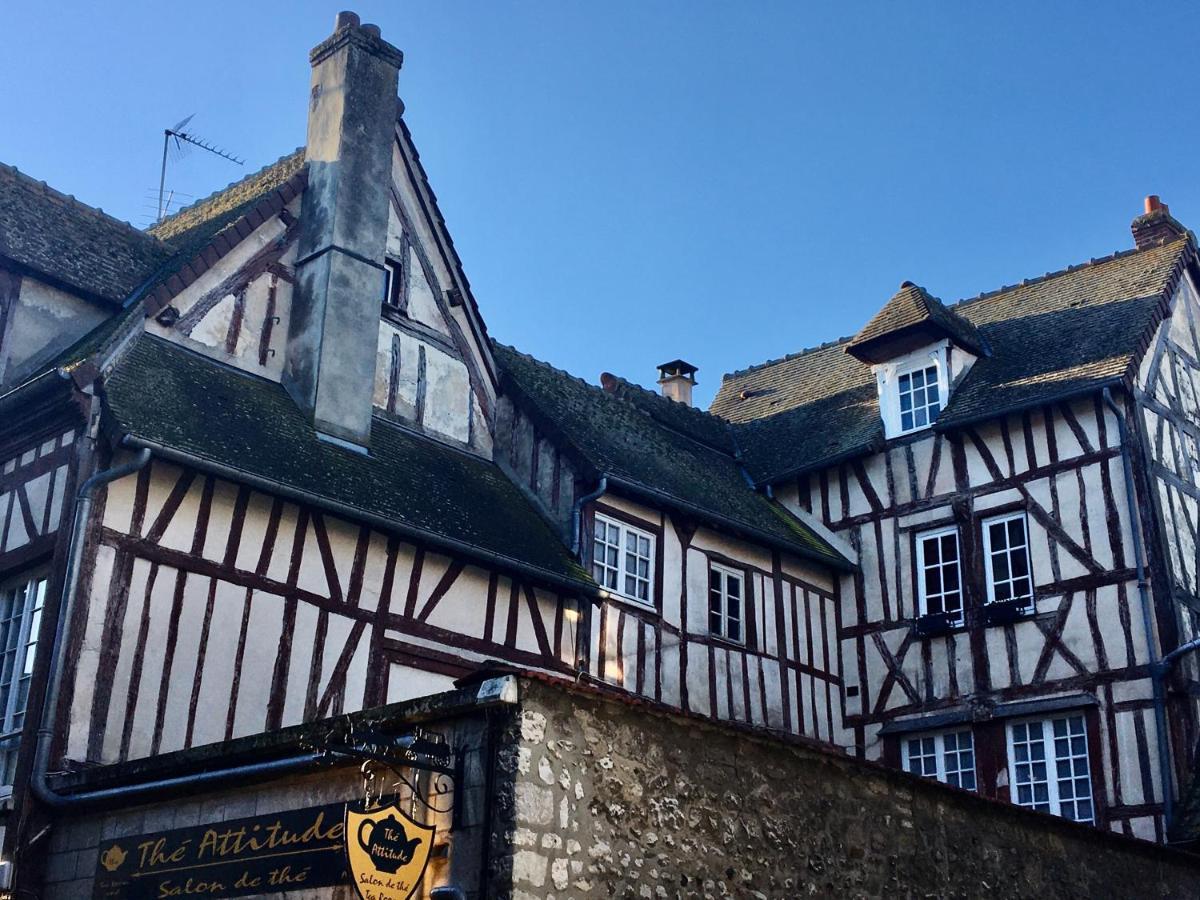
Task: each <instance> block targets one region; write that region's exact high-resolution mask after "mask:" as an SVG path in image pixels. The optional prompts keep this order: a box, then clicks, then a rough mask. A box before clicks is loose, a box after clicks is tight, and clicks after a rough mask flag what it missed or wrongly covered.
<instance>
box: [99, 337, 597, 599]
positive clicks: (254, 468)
mask: <svg viewBox="0 0 1200 900" xmlns="http://www.w3.org/2000/svg"><path fill="white" fill-rule="evenodd" d="M104 399H105V408H106V411H107V412H108V414H109V415H110V417H111V419H110V425H111V427H113V428H115V430H116V432H117V433H118V434H120V435H122V436H124V435H126V434H128V435H132V436H133V437H134V438H136V439H141V440H143V441H149V442H151V443H153V444H160V445H163V446H165V447H169V448H171V449H173V450H177V451H182V452H183V453H186V454H188V455H189V456H192V457H196V458H199V459H200V460H202V461H206V462H208V463H213V464H216V465H218V466H224V467H230V468H233V469H236V470H238V471H239V472H242V473H245V474H246V475H248V476H250V477H252V478H256V479H260V480H263V481H267V482H271V483H273V484H276V485H280V486H282V487H283V488H292V489H299V490H301V491H304V492H307V493H310V494H313V495H316V496H317V497H318V498H319V500H323V501H327V502H329V503H331V504H342V505H347V506H351V507H354V508H355V509H356V510H360V511H362V512H363V513H365V514H366V515H367V516H370V517H373V518H375V519H377V520H381V521H382V522H383V523H386V524H390V525H392V526H394V527H395V528H396V529H397V530H398V531H400V532H401V533H403V534H409V535H416V536H418V537H420V536H427V537H428V539H429V540H431V541H432V542H434V543H438V542H439V539H441V541H440V542H441V543H442V544H443V545H444V546H446V545H449V546H450V547H451V549H462V548H470V549H469V550H467V551H465V552H468V553H474V554H475V555H476V556H477V558H479V557H483V558H485V559H486V558H488V557H491V556H498V557H501V558H503V559H505V560H509V561H512V562H513V563H515V564H518V565H520V566H523V567H524V568H525V569H526V570H527V571H532V572H535V573H538V574H541V575H544V576H545V577H546V578H547V579H549V580H551V581H552V582H555V583H567V584H568V585H576V586H578V587H579V588H580V589H582V590H586V591H591V590H594V584H593V583H592V581H591V579H590V577H589V576H588V575H587V573H586V572H584V571H583V569H582V568H581V567H580V566H579V564H578V563H577V562H576V561H575V560H574V559H573V558H572V557H571V555H570V553H569V551H568V549H567V548H566V547H565V546H564V545H563V543H562V541H561V540H560V539H559V537H558V536H557V534H556V533H555V532H554V531H553V529H552V528H551V526H550V525H549V524H548V523H547V522H546V521H545V520H544V519H543V518H542V517H541V516H540V515H539V514H538V513H537V511H536V510H535V509H534V508H533V507H532V506H531V505H530V503H529V502H528V501H527V500H526V499H525V498H524V496H523V495H522V494H521V493H520V491H519V490H518V488H517V487H516V486H515V485H514V484H513V483H512V482H511V481H509V479H508V478H507V477H506V476H505V475H504V473H503V472H501V471H500V469H499V468H498V467H497V466H496V465H494V464H493V463H491V462H490V461H488V460H485V459H481V458H480V457H477V456H475V455H473V454H469V453H466V452H464V451H461V450H457V449H455V448H452V447H449V446H446V445H444V444H441V443H439V442H437V441H434V440H432V439H430V438H427V437H424V436H421V435H417V434H414V433H412V432H410V431H407V430H405V429H403V428H401V427H398V426H396V425H393V424H391V423H388V422H385V421H384V420H382V419H378V418H377V419H376V420H375V422H374V427H373V429H372V432H371V454H370V456H364V455H362V454H359V453H356V452H354V451H351V450H346V449H343V448H341V447H338V446H336V445H333V444H330V443H327V442H324V441H320V440H318V439H317V437H316V433H315V432H314V430H313V427H312V425H311V424H310V423H309V422H308V421H307V419H306V418H305V417H304V415H303V413H302V412H301V411H300V410H299V408H298V407H297V406H296V404H295V403H294V402H293V401H292V399H291V398H290V397H289V396H288V394H287V392H286V391H285V390H284V389H283V387H281V386H280V385H279V384H277V383H275V382H273V381H269V380H267V379H263V378H260V377H257V376H254V375H250V374H248V373H245V372H242V371H240V370H237V369H234V368H231V367H229V366H226V365H223V364H222V363H219V362H216V361H214V360H211V359H209V358H207V357H204V356H201V355H200V354H197V353H194V352H192V351H190V350H187V349H185V348H182V347H180V346H178V345H176V344H173V343H171V342H169V341H166V340H163V339H161V338H158V337H154V336H152V335H149V334H143V335H142V336H141V337H140V339H139V340H138V341H137V343H136V345H134V346H133V347H132V348H131V349H130V350H129V351H128V353H127V354H126V355H125V357H124V358H123V359H122V360H121V362H120V363H119V364H118V365H117V366H116V367H115V368H114V370H113V371H112V372H111V373H110V374H109V375H108V377H107V378H106V379H105V383H104ZM280 493H285V491H283V490H281V491H280ZM481 511H487V515H481Z"/></svg>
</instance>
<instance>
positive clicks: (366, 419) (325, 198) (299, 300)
mask: <svg viewBox="0 0 1200 900" xmlns="http://www.w3.org/2000/svg"><path fill="white" fill-rule="evenodd" d="M333 27H334V30H333V34H331V35H330V36H329V37H328V38H326V39H325V40H324V41H323V42H321V43H320V44H318V45H317V46H316V47H315V48H313V51H312V53H310V54H309V61H310V62H311V63H312V90H311V93H310V95H309V108H308V143H307V147H306V150H305V162H306V164H307V166H308V187H307V188H306V189H305V191H304V199H303V201H302V206H301V213H300V235H299V248H298V252H297V262H296V290H295V292H294V294H293V297H292V312H291V321H290V324H289V328H288V342H287V359H286V360H285V363H284V371H283V379H282V380H283V384H284V387H285V388H287V390H288V392H289V393H290V394H291V395H292V398H293V399H294V400H295V401H296V403H297V404H298V405H299V406H300V407H301V408H302V409H304V410H305V411H307V412H308V413H309V414H310V415H311V417H312V421H313V425H314V426H315V427H316V429H317V431H318V433H321V434H324V435H326V436H329V437H333V438H337V439H339V440H341V441H345V442H349V443H351V444H354V445H357V446H360V447H365V446H367V444H368V443H369V441H370V437H371V395H372V388H373V382H374V378H375V345H376V343H377V341H378V339H379V303H380V295H381V291H382V288H381V285H382V284H383V281H384V278H385V274H386V270H385V269H384V252H385V248H386V246H387V227H388V202H389V200H388V189H387V186H388V184H389V183H390V180H391V172H392V144H393V142H394V141H395V129H396V87H397V81H398V78H399V71H400V66H401V64H402V63H403V61H404V57H403V54H401V52H400V51H399V50H397V49H396V48H395V47H393V46H392V45H391V44H389V43H387V42H386V41H384V40H383V39H382V38H381V37H380V36H379V28H378V26H375V25H362V24H360V22H359V19H358V16H357V15H355V14H354V13H352V12H342V13H338V15H337V18H336V19H335V21H334V26H333Z"/></svg>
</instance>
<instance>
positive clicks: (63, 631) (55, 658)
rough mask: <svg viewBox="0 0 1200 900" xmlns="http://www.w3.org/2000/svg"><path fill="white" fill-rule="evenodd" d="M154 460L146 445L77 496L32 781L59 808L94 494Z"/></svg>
mask: <svg viewBox="0 0 1200 900" xmlns="http://www.w3.org/2000/svg"><path fill="white" fill-rule="evenodd" d="M148 462H150V451H149V450H148V449H142V450H139V451H138V452H137V454H136V455H135V456H134V458H133V459H131V460H130V461H129V462H126V463H122V464H121V465H119V466H113V467H112V468H111V469H103V470H101V471H99V472H96V473H94V474H93V475H92V476H91V477H90V478H88V479H87V480H86V481H85V482H84V483H83V484H82V485H80V487H79V491H78V492H77V493H76V496H75V517H74V520H73V521H72V524H71V545H70V550H69V551H68V553H67V564H66V569H65V571H64V573H63V591H62V598H61V600H60V601H59V604H58V621H57V622H56V623H55V626H54V642H53V643H52V644H51V645H50V669H49V672H48V673H47V676H46V693H45V696H43V697H42V717H41V720H40V721H39V722H38V731H37V748H36V750H35V751H34V757H33V772H32V773H31V775H30V779H29V783H30V788H31V789H32V791H33V795H34V796H35V797H37V799H38V800H39V801H40V802H42V803H44V804H46V805H47V806H52V807H55V808H62V807H63V806H65V805H69V802H68V803H64V802H63V801H64V800H68V801H69V798H64V797H63V796H62V795H60V794H57V793H55V792H54V791H53V790H51V788H50V786H49V784H48V783H47V781H46V775H47V771H48V770H49V766H50V742H51V740H52V739H53V737H54V720H55V717H56V716H57V715H58V696H59V692H60V688H61V686H62V657H63V656H64V655H65V653H66V649H67V642H68V639H69V638H70V623H71V612H72V606H73V602H74V599H75V592H76V590H77V589H78V587H79V562H80V558H81V557H82V556H83V545H84V543H85V541H86V532H87V523H88V519H89V518H90V516H91V513H92V498H93V497H94V496H95V493H96V490H97V488H99V487H101V486H102V485H107V484H110V483H111V482H113V481H116V480H117V479H118V478H124V477H125V476H126V475H132V474H133V473H134V472H137V471H140V470H141V469H143V468H145V466H146V464H147V463H148Z"/></svg>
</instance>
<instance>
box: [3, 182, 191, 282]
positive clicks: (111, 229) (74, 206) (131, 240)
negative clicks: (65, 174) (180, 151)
mask: <svg viewBox="0 0 1200 900" xmlns="http://www.w3.org/2000/svg"><path fill="white" fill-rule="evenodd" d="M170 254H171V251H170V249H169V248H168V247H166V246H164V245H163V244H162V243H161V242H160V241H158V240H156V239H155V238H154V237H153V236H151V235H149V234H147V233H146V232H144V231H139V230H138V229H136V228H134V227H133V226H132V225H130V224H129V223H127V222H122V221H120V220H118V219H114V218H113V217H112V216H109V215H106V214H105V213H104V212H103V211H102V210H99V209H95V208H93V207H90V206H87V205H86V204H83V203H80V202H79V201H78V200H76V199H74V198H73V197H69V196H67V195H66V194H61V193H59V192H58V191H56V190H54V189H53V188H49V187H47V186H46V185H45V183H43V182H40V181H35V180H34V179H33V178H30V177H29V176H28V175H26V174H24V173H23V172H19V171H18V170H17V169H15V168H13V167H12V166H6V165H4V164H0V257H7V258H8V259H10V260H12V261H14V262H16V263H18V264H20V265H21V266H25V267H27V268H29V269H31V270H33V271H34V272H37V273H39V274H41V275H43V276H46V277H47V279H48V280H50V281H57V282H61V283H62V284H64V285H66V286H67V287H69V288H73V289H74V290H77V291H80V292H82V293H84V294H86V295H89V296H92V297H96V298H99V299H101V300H104V301H107V302H109V303H112V304H119V303H121V302H122V301H123V300H124V299H125V298H126V297H128V296H129V295H130V294H131V293H132V292H133V291H134V290H135V289H136V288H137V287H138V286H139V285H140V284H141V283H142V282H144V281H145V280H146V279H147V278H148V277H149V276H150V275H151V274H152V273H153V272H154V271H155V270H156V269H157V268H158V267H159V266H160V265H162V263H163V262H164V261H165V260H166V259H167V258H168V257H169V256H170Z"/></svg>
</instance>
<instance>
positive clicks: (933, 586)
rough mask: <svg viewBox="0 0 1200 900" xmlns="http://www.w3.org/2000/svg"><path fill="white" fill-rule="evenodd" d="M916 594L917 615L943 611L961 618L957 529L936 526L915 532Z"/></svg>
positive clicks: (961, 605) (961, 603)
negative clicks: (919, 606)
mask: <svg viewBox="0 0 1200 900" xmlns="http://www.w3.org/2000/svg"><path fill="white" fill-rule="evenodd" d="M917 595H918V597H919V598H920V601H921V608H920V612H921V615H937V614H941V613H946V614H949V615H951V616H953V617H954V618H955V619H957V620H960V621H961V619H962V608H963V602H962V575H961V570H960V568H959V553H958V529H957V528H955V527H953V526H951V527H949V528H938V529H935V530H933V531H926V532H923V533H921V534H918V535H917Z"/></svg>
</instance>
